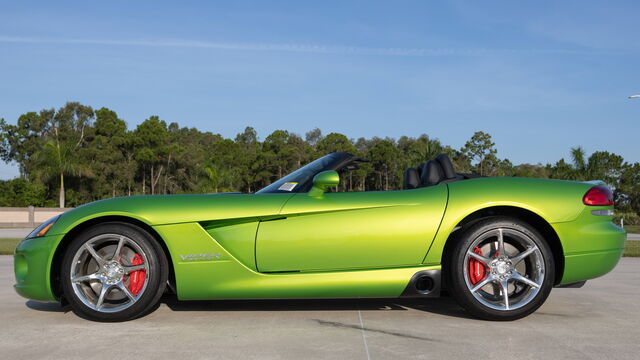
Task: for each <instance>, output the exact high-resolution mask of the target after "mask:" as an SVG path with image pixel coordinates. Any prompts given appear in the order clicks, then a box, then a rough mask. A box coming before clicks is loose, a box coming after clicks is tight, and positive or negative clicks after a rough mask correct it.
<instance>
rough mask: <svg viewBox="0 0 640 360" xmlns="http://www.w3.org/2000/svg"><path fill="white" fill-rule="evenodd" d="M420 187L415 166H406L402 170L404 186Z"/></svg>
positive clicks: (409, 187)
mask: <svg viewBox="0 0 640 360" xmlns="http://www.w3.org/2000/svg"><path fill="white" fill-rule="evenodd" d="M418 187H420V174H419V173H418V170H416V169H415V168H408V169H407V170H405V171H404V188H405V189H415V188H418Z"/></svg>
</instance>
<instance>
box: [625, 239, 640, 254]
mask: <svg viewBox="0 0 640 360" xmlns="http://www.w3.org/2000/svg"><path fill="white" fill-rule="evenodd" d="M622 256H627V257H640V241H638V240H627V241H625V242H624V252H623V253H622Z"/></svg>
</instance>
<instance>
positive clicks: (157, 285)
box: [60, 222, 168, 322]
mask: <svg viewBox="0 0 640 360" xmlns="http://www.w3.org/2000/svg"><path fill="white" fill-rule="evenodd" d="M108 234H109V235H108ZM111 234H115V235H121V236H124V237H126V238H127V241H132V242H133V243H134V244H131V245H132V246H135V245H137V246H138V247H139V248H140V249H141V250H142V252H143V253H144V254H145V258H146V263H147V264H146V265H147V266H148V272H147V273H146V277H145V284H146V285H145V287H144V289H143V290H142V291H141V293H140V294H138V295H139V296H137V299H136V300H135V301H134V300H133V299H131V300H128V299H126V298H125V300H128V301H131V302H132V304H131V305H129V307H127V308H125V309H123V310H121V311H115V312H103V311H97V310H95V309H93V308H91V307H89V306H88V305H86V304H85V303H84V302H83V301H82V299H80V297H79V296H78V294H76V292H75V291H74V288H73V284H72V281H71V271H72V266H73V264H72V263H73V262H74V257H75V256H76V253H78V252H79V251H82V250H81V249H83V247H84V246H85V244H86V243H88V242H89V241H90V240H91V239H95V238H96V237H99V236H105V235H107V236H110V235H111ZM128 251H131V250H128ZM134 252H135V251H134ZM87 257H88V256H87ZM105 260H106V258H105ZM112 260H113V259H112ZM76 261H77V260H76ZM98 268H99V267H98ZM98 271H100V270H98ZM60 274H61V284H62V291H63V296H64V297H65V299H66V300H67V301H68V302H69V304H70V305H71V308H72V310H73V312H74V313H76V314H77V315H78V316H80V317H83V318H85V319H88V320H94V321H102V322H116V321H127V320H133V319H135V318H138V317H140V316H143V315H146V314H147V313H148V312H150V311H151V310H153V309H155V306H156V305H157V304H158V302H159V300H160V297H161V296H162V294H163V292H164V290H165V287H166V284H167V278H168V263H167V259H166V257H165V255H164V251H163V250H162V247H161V246H160V245H159V244H158V242H157V241H156V240H155V239H154V238H153V236H151V235H150V234H149V233H148V232H146V231H145V230H143V229H141V228H139V227H137V226H135V225H132V224H128V223H123V222H109V223H103V224H98V225H95V226H92V227H90V228H88V229H86V230H85V231H83V232H82V233H80V234H79V235H78V236H77V237H76V238H75V239H73V240H72V241H71V243H70V244H69V247H68V248H67V249H66V252H65V254H64V257H63V261H62V269H61V271H60ZM92 281H94V282H95V280H92ZM100 284H102V283H101V282H100ZM89 286H90V285H87V288H89ZM114 289H115V287H114ZM88 291H90V290H88ZM88 291H87V292H88ZM111 291H113V290H111ZM118 291H120V290H118ZM122 294H124V293H122ZM85 299H86V298H85Z"/></svg>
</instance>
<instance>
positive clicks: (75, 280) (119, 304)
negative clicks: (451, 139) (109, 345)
mask: <svg viewBox="0 0 640 360" xmlns="http://www.w3.org/2000/svg"><path fill="white" fill-rule="evenodd" d="M61 277H62V285H63V293H64V296H65V298H67V300H68V301H69V303H70V304H71V306H72V308H73V309H74V311H76V312H77V313H79V314H81V315H84V316H85V317H88V318H91V319H94V320H101V321H121V320H128V319H132V318H135V317H137V316H139V315H142V314H143V313H144V312H145V311H146V310H148V309H149V308H150V307H151V306H153V305H154V304H155V303H157V301H158V299H159V296H160V295H162V292H163V291H164V287H165V283H166V281H167V263H166V259H165V257H164V254H163V252H162V249H161V248H160V246H159V245H158V243H157V242H156V241H155V239H153V237H152V236H150V235H149V234H148V233H147V232H146V231H144V230H142V229H140V228H138V227H135V226H133V225H130V224H125V223H107V224H101V225H97V226H95V227H92V228H90V229H88V230H87V231H85V232H83V233H82V234H80V235H79V236H78V237H77V238H76V239H74V241H73V242H72V243H71V244H70V246H69V251H68V252H67V254H66V256H65V259H64V261H63V268H62V274H61Z"/></svg>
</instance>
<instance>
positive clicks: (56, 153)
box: [33, 102, 94, 208]
mask: <svg viewBox="0 0 640 360" xmlns="http://www.w3.org/2000/svg"><path fill="white" fill-rule="evenodd" d="M40 115H41V116H42V117H43V118H44V119H46V122H47V124H48V125H47V127H46V131H45V134H44V136H43V138H44V140H45V141H44V143H43V144H42V146H41V148H40V151H38V152H36V153H35V154H34V158H35V163H36V165H37V169H35V170H33V173H35V176H36V177H37V178H39V179H41V180H42V181H47V182H54V183H55V179H57V180H58V186H59V198H58V200H59V206H60V207H61V208H63V207H64V206H65V176H92V173H91V171H90V169H89V167H88V166H87V164H86V163H85V162H84V161H83V160H84V159H83V158H82V157H81V156H78V152H79V151H80V150H81V149H82V148H83V147H84V146H85V145H86V144H85V140H86V138H85V134H86V131H87V129H88V128H89V127H90V126H91V121H92V119H93V117H94V113H93V109H91V107H89V106H84V105H81V104H79V103H77V102H70V103H67V104H66V105H65V106H64V107H62V108H60V109H59V110H58V111H57V112H56V111H53V110H49V111H43V112H41V114H40Z"/></svg>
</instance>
